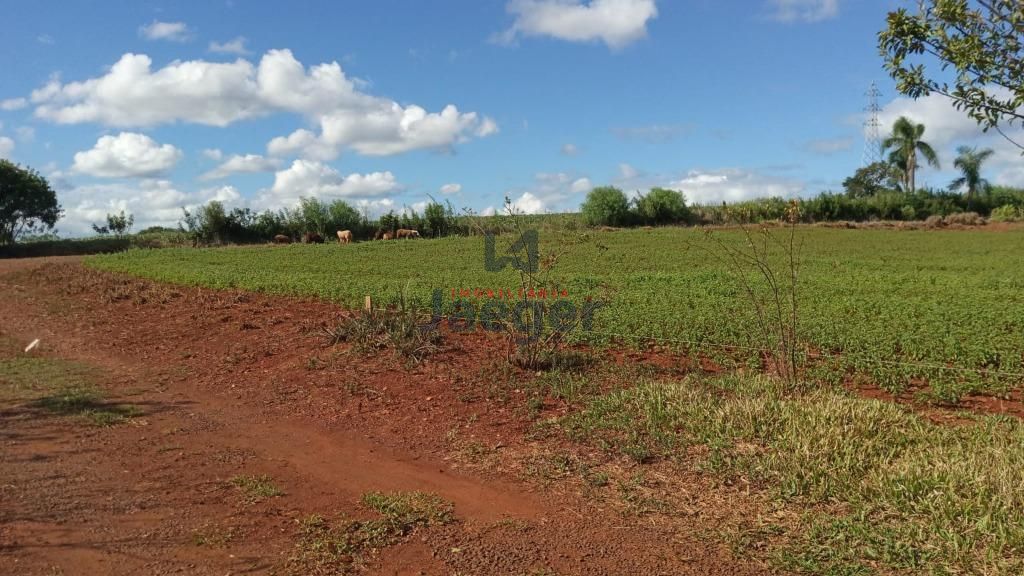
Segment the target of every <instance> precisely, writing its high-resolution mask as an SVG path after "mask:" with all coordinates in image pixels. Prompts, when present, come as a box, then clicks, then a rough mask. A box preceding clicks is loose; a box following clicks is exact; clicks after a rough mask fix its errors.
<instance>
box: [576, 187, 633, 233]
mask: <svg viewBox="0 0 1024 576" xmlns="http://www.w3.org/2000/svg"><path fill="white" fill-rule="evenodd" d="M580 211H581V212H582V213H583V220H584V221H585V222H586V223H587V224H590V225H591V226H625V225H626V224H629V221H630V213H629V200H627V199H626V195H625V194H624V193H623V192H622V190H619V189H618V188H615V187H614V186H600V187H598V188H594V189H593V190H591V191H590V193H588V194H587V199H586V200H585V201H584V202H583V206H582V207H581V209H580Z"/></svg>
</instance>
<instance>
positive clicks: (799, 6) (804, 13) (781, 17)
mask: <svg viewBox="0 0 1024 576" xmlns="http://www.w3.org/2000/svg"><path fill="white" fill-rule="evenodd" d="M768 9H769V13H770V15H771V18H772V19H774V20H778V21H780V22H820V21H822V20H828V19H830V18H835V17H836V16H838V15H839V0H768Z"/></svg>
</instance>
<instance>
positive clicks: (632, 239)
mask: <svg viewBox="0 0 1024 576" xmlns="http://www.w3.org/2000/svg"><path fill="white" fill-rule="evenodd" d="M716 234H719V235H720V236H719V237H721V238H724V239H726V241H728V242H739V241H741V237H740V236H739V235H738V233H736V232H717V233H716ZM798 235H799V237H800V238H801V239H802V241H803V249H802V253H801V270H800V283H799V308H800V318H801V340H802V342H804V343H805V344H806V345H807V347H808V349H809V350H813V351H814V357H815V358H817V359H816V360H814V361H813V362H812V364H813V374H814V375H815V377H817V378H822V379H826V380H839V379H841V378H843V377H849V376H850V375H857V376H858V377H861V378H866V379H868V380H870V381H873V382H875V383H877V384H879V385H881V386H883V387H885V388H888V389H890V390H894V391H899V390H902V389H905V388H907V387H917V386H921V385H924V384H927V387H926V389H927V391H928V393H930V394H934V395H936V396H938V397H940V398H942V399H946V400H955V399H956V398H958V397H960V396H961V395H963V394H965V393H969V392H973V391H985V392H988V393H997V394H1001V393H1005V392H1006V391H1008V390H1010V389H1013V388H1016V387H1019V386H1021V385H1022V384H1024V266H1022V264H1024V233H1021V232H1016V231H1014V232H987V231H943V232H934V231H895V230H840V229H824V228H811V227H807V228H801V229H800V230H799V232H798ZM503 240H505V242H506V245H507V244H510V243H511V242H512V241H513V240H514V238H511V237H509V238H508V239H503ZM500 245H501V241H499V246H500ZM710 246H711V244H710V241H709V240H708V239H706V238H705V237H704V235H703V233H702V232H701V231H697V230H693V229H682V228H664V229H654V230H622V231H615V232H591V233H589V234H584V235H579V234H575V233H568V232H567V233H563V234H552V233H548V234H542V236H541V247H540V251H541V254H542V256H544V255H548V254H552V253H555V254H559V255H560V256H559V257H558V258H557V260H556V261H555V262H554V264H553V266H552V267H551V268H550V269H548V270H547V271H546V272H545V271H543V270H542V271H541V273H540V274H541V276H544V277H545V280H546V282H545V283H544V284H545V285H546V286H557V288H558V289H559V291H561V290H564V291H565V292H567V293H568V298H570V299H572V300H575V301H577V302H579V301H582V300H584V299H585V298H586V297H591V298H594V299H597V300H602V301H605V302H606V305H605V306H603V307H602V308H601V309H600V310H599V311H598V312H597V313H596V319H595V323H594V328H593V332H592V333H588V334H586V335H583V336H584V337H586V338H587V339H589V340H592V341H594V342H595V343H598V344H601V343H608V342H623V341H624V342H637V341H642V340H644V339H650V338H653V339H660V340H663V341H665V342H666V343H668V344H672V345H675V346H678V347H680V348H685V349H688V350H690V351H699V352H700V353H701V354H704V355H710V356H712V357H714V358H715V359H717V360H718V361H720V362H722V363H724V364H730V363H731V364H736V363H749V362H755V361H756V357H757V354H758V352H757V351H756V350H750V349H748V348H747V347H749V348H756V347H757V346H758V345H759V344H760V343H759V341H758V339H757V337H756V335H757V331H756V323H755V316H754V315H753V313H752V310H751V308H752V307H751V305H750V301H749V299H748V297H747V296H746V295H745V293H744V292H743V290H741V289H740V287H739V285H738V283H737V282H736V280H735V276H734V275H733V274H731V273H730V270H729V268H728V267H727V266H726V265H724V264H723V263H722V262H721V261H719V260H718V259H715V258H713V257H710V256H709V253H708V252H707V250H706V249H707V248H709V247H710ZM88 262H89V264H90V265H92V266H95V267H98V268H102V269H107V270H112V271H119V272H125V273H129V274H133V275H138V276H142V277H146V278H152V279H156V280H161V281H166V282H174V283H182V284H190V285H201V286H208V287H214V288H242V289H249V290H257V291H263V292H269V293H277V294H294V295H313V296H318V297H321V298H325V299H329V300H332V301H336V302H339V303H341V304H343V305H346V306H353V307H354V306H359V305H361V304H362V302H363V299H364V297H365V296H367V295H370V296H373V297H374V298H375V299H376V300H377V301H378V302H381V301H383V302H386V301H389V300H391V299H395V298H397V297H398V296H399V294H400V293H402V292H404V293H406V294H407V296H409V297H411V298H412V299H413V300H415V301H417V302H419V303H420V304H421V305H423V306H425V307H426V306H429V305H430V302H431V294H432V292H433V290H435V289H440V290H441V291H442V292H443V293H444V294H445V295H446V298H447V297H448V295H449V294H450V293H451V291H452V290H453V289H454V290H463V289H470V290H474V289H478V288H479V289H483V290H487V289H491V290H499V289H511V290H513V291H515V290H517V289H518V287H519V286H520V275H519V273H518V272H517V271H515V270H513V269H512V268H511V267H509V268H506V269H505V270H503V271H502V272H488V271H486V270H485V268H484V257H483V240H482V238H480V237H476V238H442V239H438V240H422V241H408V242H365V243H358V244H354V245H349V246H338V245H323V246H316V245H314V246H304V245H291V246H275V247H269V246H259V247H232V248H216V249H188V248H182V249H162V250H136V251H130V252H125V253H121V254H114V255H105V256H97V257H93V258H91V259H90V260H89V261H88ZM776 264H778V265H781V264H782V262H781V261H780V262H777V263H776Z"/></svg>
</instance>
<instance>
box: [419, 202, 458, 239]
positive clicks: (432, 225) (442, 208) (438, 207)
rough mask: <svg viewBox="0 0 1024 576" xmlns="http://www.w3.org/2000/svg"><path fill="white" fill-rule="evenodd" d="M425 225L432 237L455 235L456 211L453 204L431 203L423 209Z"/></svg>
mask: <svg viewBox="0 0 1024 576" xmlns="http://www.w3.org/2000/svg"><path fill="white" fill-rule="evenodd" d="M423 223H424V225H425V227H426V231H427V233H428V234H429V235H431V236H448V235H449V234H453V233H455V231H456V228H457V222H456V218H455V209H454V208H453V207H452V203H451V202H445V203H444V204H441V203H440V202H437V201H431V202H430V203H429V204H427V207H426V208H424V209H423Z"/></svg>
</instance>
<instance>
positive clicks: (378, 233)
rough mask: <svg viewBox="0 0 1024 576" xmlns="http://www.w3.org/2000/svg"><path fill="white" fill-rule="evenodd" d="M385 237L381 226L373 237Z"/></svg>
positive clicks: (377, 238) (376, 238) (375, 238)
mask: <svg viewBox="0 0 1024 576" xmlns="http://www.w3.org/2000/svg"><path fill="white" fill-rule="evenodd" d="M383 237H384V230H381V229H380V228H377V231H376V232H374V233H373V239H374V240H380V239H381V238H383Z"/></svg>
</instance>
